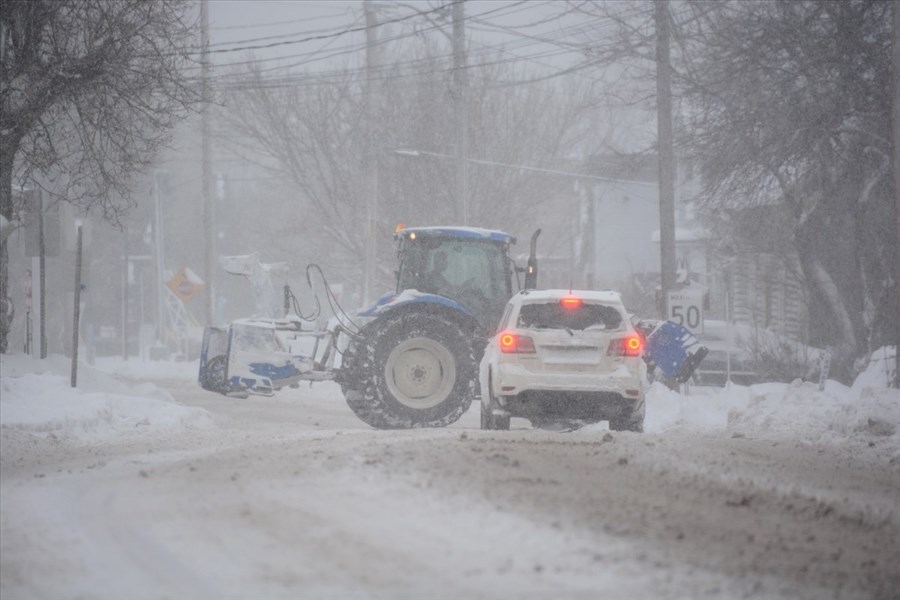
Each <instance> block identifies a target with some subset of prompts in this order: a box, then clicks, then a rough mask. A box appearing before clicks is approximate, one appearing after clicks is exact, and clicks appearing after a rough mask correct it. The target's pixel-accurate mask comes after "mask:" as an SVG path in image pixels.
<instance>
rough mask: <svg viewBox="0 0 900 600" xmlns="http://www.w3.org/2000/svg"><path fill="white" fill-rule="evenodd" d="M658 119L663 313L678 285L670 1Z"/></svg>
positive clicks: (659, 35)
mask: <svg viewBox="0 0 900 600" xmlns="http://www.w3.org/2000/svg"><path fill="white" fill-rule="evenodd" d="M655 17H656V119H657V140H656V147H657V156H658V159H659V252H660V261H659V266H660V286H661V288H662V289H661V291H662V307H661V308H662V316H663V319H665V318H667V316H668V314H667V310H668V309H667V303H668V294H669V292H670V291H671V290H672V289H673V288H674V287H675V252H676V250H675V156H674V155H675V150H674V147H673V146H674V141H673V137H674V136H673V133H672V75H671V65H670V64H669V2H668V0H657V2H656V15H655Z"/></svg>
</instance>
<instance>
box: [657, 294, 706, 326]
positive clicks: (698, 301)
mask: <svg viewBox="0 0 900 600" xmlns="http://www.w3.org/2000/svg"><path fill="white" fill-rule="evenodd" d="M666 300H667V302H666V319H667V320H669V321H673V322H675V323H678V324H679V325H681V326H682V327H685V328H687V329H688V330H689V331H690V332H691V333H693V334H698V333H703V291H702V290H678V291H673V292H669V294H668V298H667V299H666Z"/></svg>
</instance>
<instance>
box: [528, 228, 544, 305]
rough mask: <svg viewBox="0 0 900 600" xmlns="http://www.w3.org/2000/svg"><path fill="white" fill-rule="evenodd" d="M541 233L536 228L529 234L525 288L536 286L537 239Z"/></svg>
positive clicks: (530, 288)
mask: <svg viewBox="0 0 900 600" xmlns="http://www.w3.org/2000/svg"><path fill="white" fill-rule="evenodd" d="M539 235H541V230H540V229H537V230H535V232H534V233H532V234H531V251H530V252H529V254H528V267H527V268H526V270H525V289H526V290H533V289H535V288H537V274H538V268H537V239H538V236H539Z"/></svg>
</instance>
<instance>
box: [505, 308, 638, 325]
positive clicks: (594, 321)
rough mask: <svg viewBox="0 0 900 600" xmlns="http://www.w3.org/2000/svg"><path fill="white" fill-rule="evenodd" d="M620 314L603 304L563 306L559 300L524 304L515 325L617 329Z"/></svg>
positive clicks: (620, 323) (619, 322) (620, 317)
mask: <svg viewBox="0 0 900 600" xmlns="http://www.w3.org/2000/svg"><path fill="white" fill-rule="evenodd" d="M621 325H622V315H621V313H619V311H618V309H616V308H615V307H612V306H606V305H605V304H583V305H581V306H580V307H579V308H563V307H562V306H560V304H559V302H547V303H540V304H525V305H523V306H522V308H521V310H520V311H519V321H518V324H517V326H518V327H523V328H526V329H601V330H611V329H618V328H619V326H621Z"/></svg>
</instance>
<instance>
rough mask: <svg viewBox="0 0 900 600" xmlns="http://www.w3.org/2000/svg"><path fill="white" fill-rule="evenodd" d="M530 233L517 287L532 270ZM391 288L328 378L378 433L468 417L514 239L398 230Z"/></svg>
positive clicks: (505, 294)
mask: <svg viewBox="0 0 900 600" xmlns="http://www.w3.org/2000/svg"><path fill="white" fill-rule="evenodd" d="M539 233H540V230H538V231H536V232H535V233H534V235H533V236H532V244H531V249H532V252H531V257H530V258H529V267H528V269H527V271H526V275H525V287H526V288H528V287H534V284H535V281H536V276H537V269H536V264H535V259H534V248H535V244H536V240H537V236H538V234H539ZM395 238H396V239H397V240H398V241H399V250H398V255H399V259H400V260H399V268H398V271H397V289H396V291H395V292H393V293H390V294H387V295H385V296H384V297H382V298H380V299H379V300H378V301H377V302H376V303H375V305H374V306H372V307H370V308H368V309H366V310H364V311H363V312H361V313H360V314H359V317H360V318H362V319H364V320H366V321H368V322H367V323H366V324H365V325H364V326H363V327H362V328H361V330H360V332H359V335H358V336H355V337H354V338H353V339H352V340H351V343H350V345H349V347H348V348H347V349H346V350H345V351H344V354H343V366H342V368H341V369H340V371H339V372H338V373H337V375H336V379H337V381H338V382H339V383H340V384H341V387H342V388H343V391H344V396H345V398H346V399H347V404H348V405H349V406H350V408H351V409H352V410H353V412H354V413H356V415H357V416H359V418H360V419H362V420H363V421H365V422H366V423H368V424H369V425H372V426H373V427H377V428H381V429H396V428H409V427H443V426H446V425H449V424H450V423H453V422H454V421H456V420H457V419H459V418H460V416H462V414H463V413H465V412H466V410H468V408H469V405H470V404H471V403H472V400H473V398H474V397H475V394H476V387H477V386H476V381H477V376H478V375H477V374H478V363H479V361H480V360H481V355H482V353H483V352H484V348H485V346H486V345H487V340H488V338H489V337H490V336H491V335H493V333H494V331H495V329H496V327H497V323H498V322H499V321H500V316H501V313H502V312H503V307H504V306H505V305H506V303H507V302H508V301H509V298H510V297H511V296H512V295H513V293H514V291H516V290H514V289H513V278H514V275H515V271H516V267H515V265H514V263H513V261H512V260H511V259H510V257H509V247H510V245H511V244H513V243H515V239H514V238H513V237H512V236H510V235H509V234H506V233H503V232H501V231H490V230H484V229H474V228H467V227H416V228H408V229H401V230H400V231H398V232H397V233H396V234H395Z"/></svg>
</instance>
